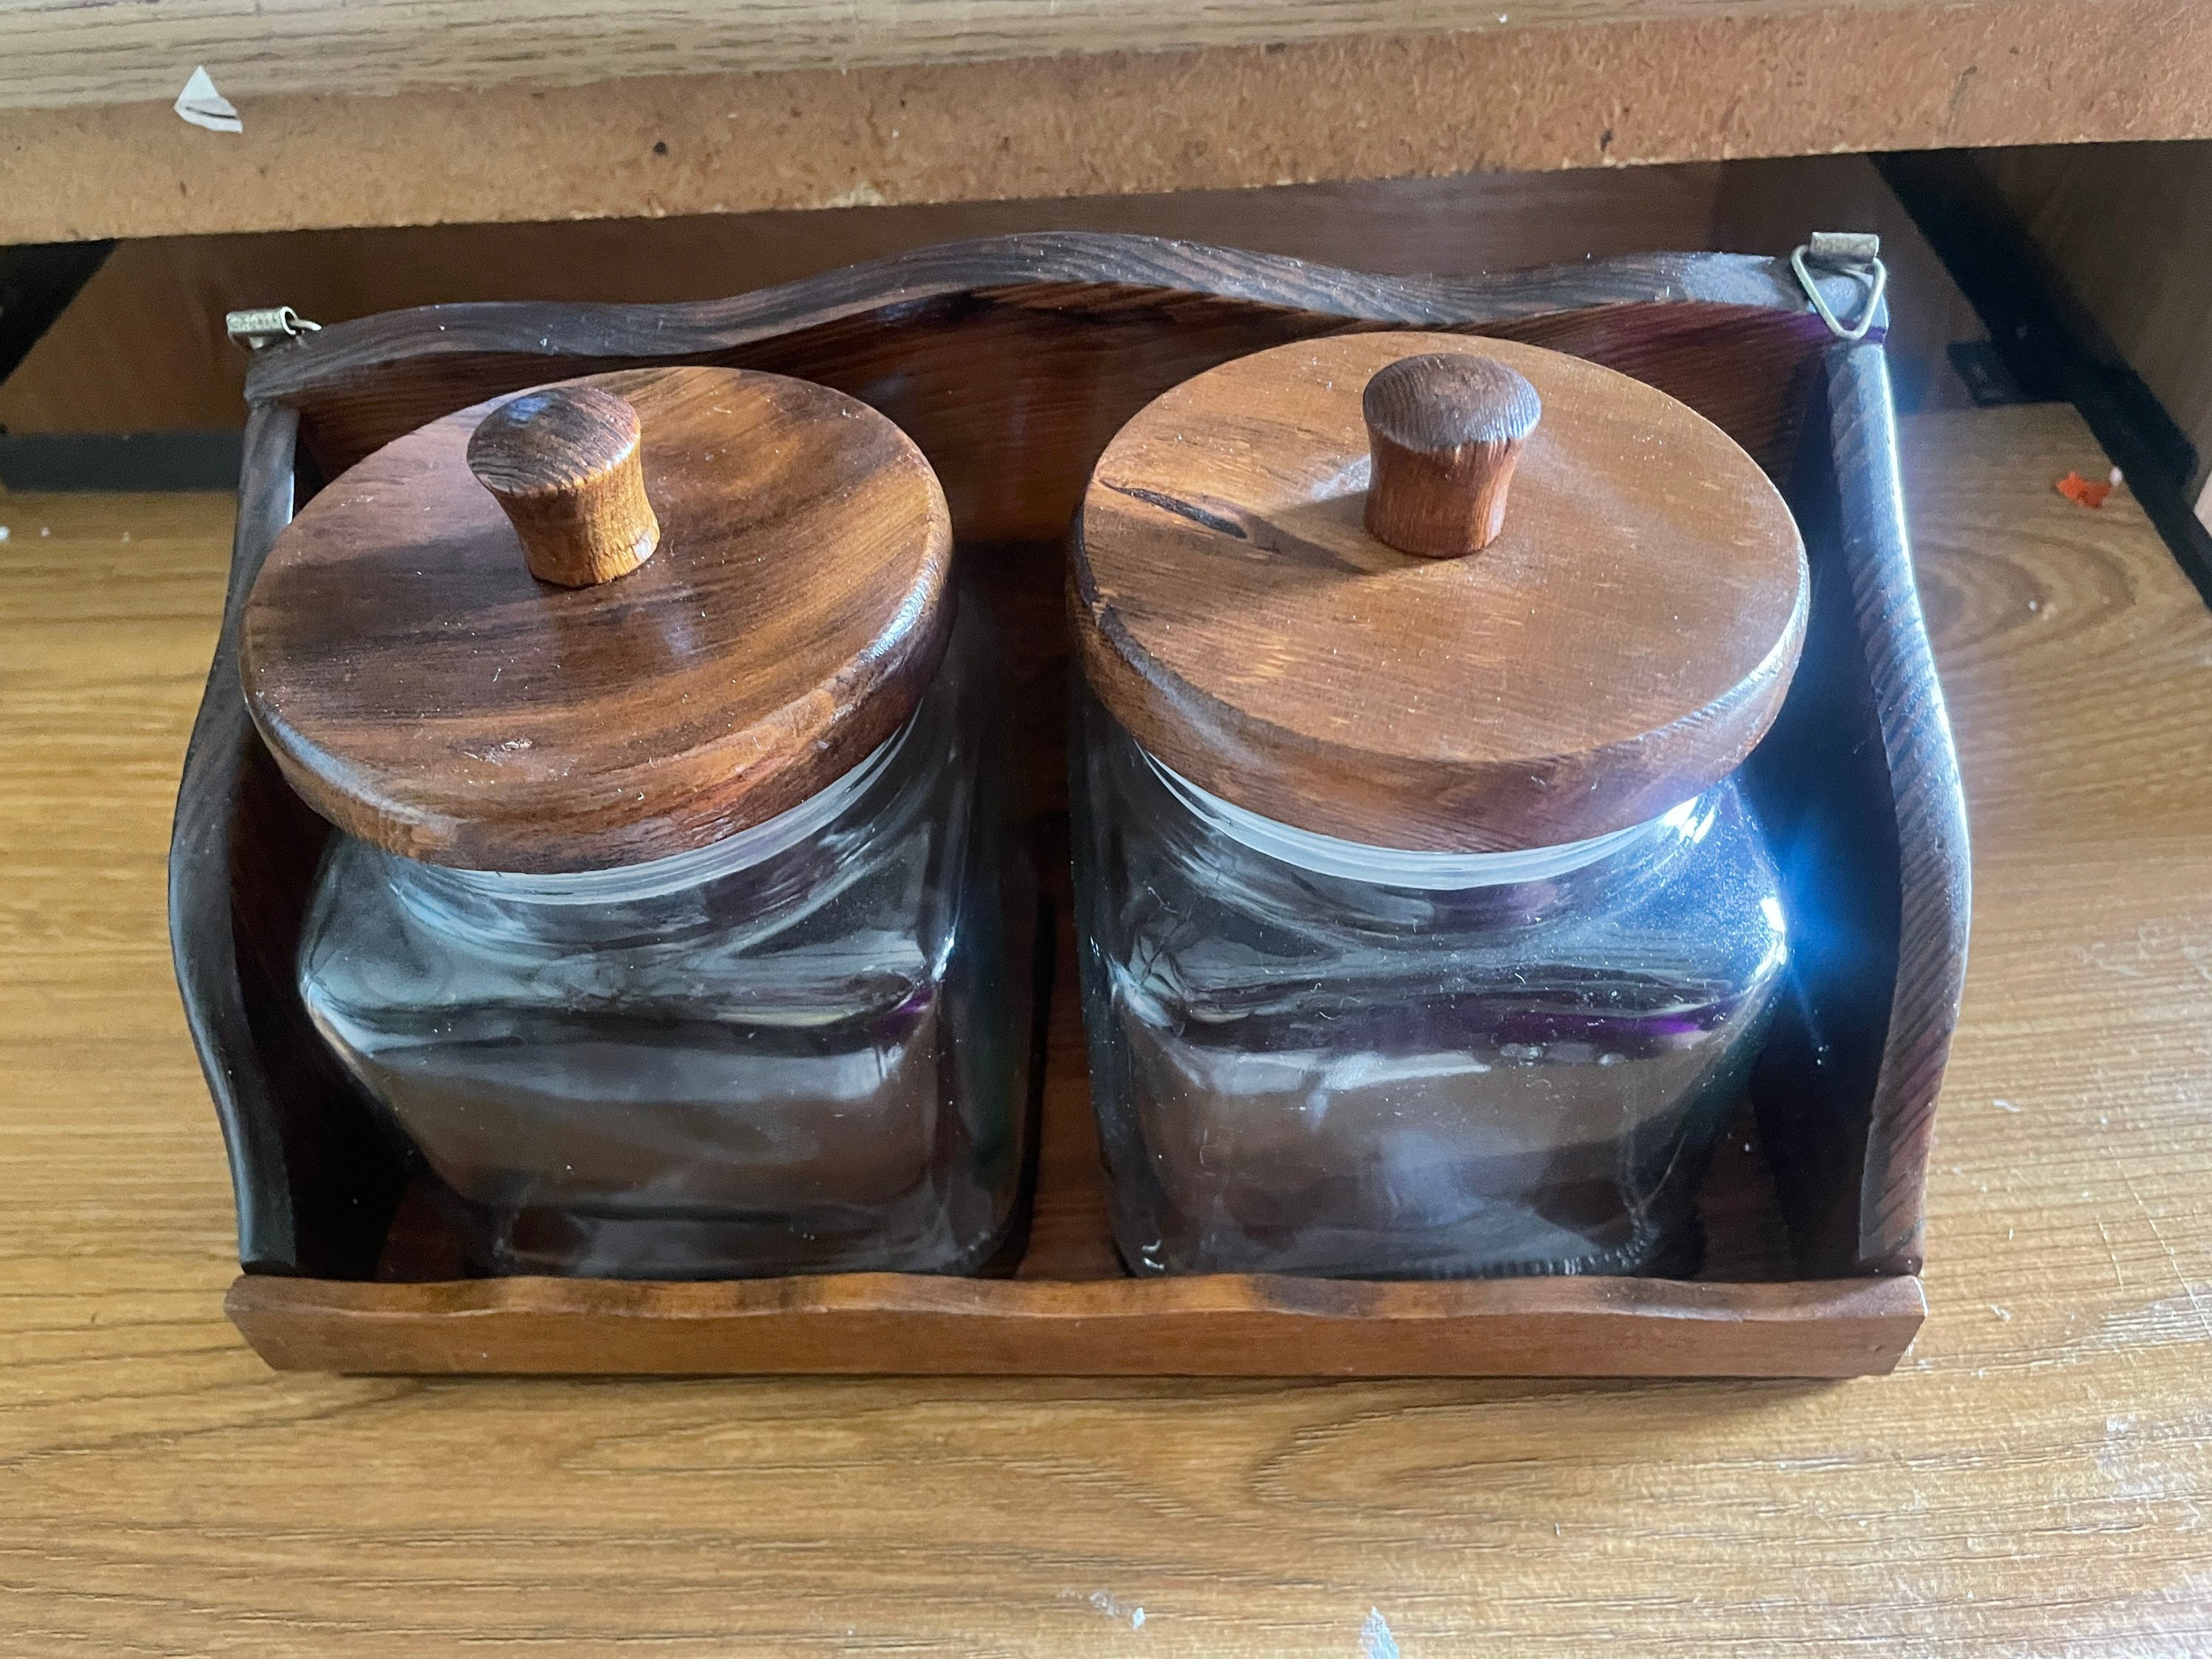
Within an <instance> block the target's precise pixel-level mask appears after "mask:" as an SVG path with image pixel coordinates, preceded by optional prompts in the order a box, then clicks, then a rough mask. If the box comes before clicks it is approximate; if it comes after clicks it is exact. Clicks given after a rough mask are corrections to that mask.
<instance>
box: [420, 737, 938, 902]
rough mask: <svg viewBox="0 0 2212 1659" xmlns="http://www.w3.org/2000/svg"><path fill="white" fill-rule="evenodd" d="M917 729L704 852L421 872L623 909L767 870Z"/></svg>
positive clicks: (873, 777)
mask: <svg viewBox="0 0 2212 1659" xmlns="http://www.w3.org/2000/svg"><path fill="white" fill-rule="evenodd" d="M919 723H920V721H919V717H918V715H909V716H908V719H907V720H906V723H905V724H904V725H903V726H900V727H899V729H898V730H897V731H896V732H892V733H891V735H890V737H888V738H884V740H883V742H881V743H880V744H877V745H876V747H875V748H874V749H873V750H872V751H870V753H869V754H868V756H867V757H866V759H865V760H863V761H861V762H860V764H858V765H857V766H854V768H852V769H851V770H849V771H848V772H847V773H846V774H845V775H843V776H842V777H841V778H839V779H837V780H836V781H835V782H833V783H831V784H830V785H829V787H827V788H824V789H820V790H817V791H816V792H815V793H813V794H811V795H809V796H808V797H807V798H806V799H805V800H803V801H800V802H799V804H798V805H796V806H792V807H787V808H786V809H785V810H784V811H781V812H779V813H777V814H776V815H775V817H772V818H766V819H763V821H762V822H760V823H756V824H753V825H751V826H750V827H749V828H746V829H740V830H738V832H737V833H736V834H734V835H730V836H723V837H722V839H721V840H720V841H717V842H708V844H707V845H706V846H704V847H695V848H690V849H688V850H687V851H684V852H681V853H671V854H669V855H668V856H667V857H665V858H659V859H651V860H647V861H646V862H645V863H643V864H622V865H616V866H611V867H610V868H607V869H604V870H574V871H566V872H557V873H551V874H544V873H526V872H520V871H512V870H471V869H463V868H461V867H459V866H454V865H424V866H422V867H423V868H424V869H426V870H429V871H433V872H435V875H434V877H433V879H434V880H435V881H438V882H441V883H449V884H452V885H453V887H455V888H458V889H459V890H464V891H466V892H470V893H475V894H479V895H482V896H484V897H486V898H490V899H496V900H504V901H507V902H513V903H521V904H621V903H631V902H635V901H637V900H641V899H652V898H660V897H664V896H666V895H668V894H670V893H677V892H681V891H682V890H684V889H685V888H687V887H696V886H697V885H698V884H700V883H702V882H706V881H712V880H714V879H715V878H718V877H721V876H727V875H733V874H735V873H736V872H738V871H740V870H749V869H750V868H752V867H753V866H755V865H758V864H763V863H765V862H767V861H768V860H769V859H772V858H774V857H775V855H776V854H779V853H783V852H787V851H789V850H790V849H791V848H793V847H795V846H797V845H798V844H799V842H803V841H805V840H806V839H807V838H808V837H809V836H813V835H816V834H818V833H819V832H820V831H822V830H823V829H828V828H829V825H831V824H832V823H836V821H837V819H838V818H840V817H842V816H844V814H845V812H846V811H848V809H849V808H850V807H851V806H852V805H853V804H854V802H855V801H857V800H859V799H860V797H861V796H863V795H865V794H866V793H867V792H868V790H869V789H870V788H871V787H872V786H873V785H874V784H875V782H876V781H877V780H878V779H879V778H881V777H882V776H883V775H884V773H886V772H887V771H889V770H890V767H891V763H893V762H894V761H896V759H897V758H898V755H899V751H900V750H902V749H903V748H904V747H905V746H906V741H907V738H908V737H909V736H910V735H911V734H912V732H913V731H914V729H915V726H917V725H918V724H919Z"/></svg>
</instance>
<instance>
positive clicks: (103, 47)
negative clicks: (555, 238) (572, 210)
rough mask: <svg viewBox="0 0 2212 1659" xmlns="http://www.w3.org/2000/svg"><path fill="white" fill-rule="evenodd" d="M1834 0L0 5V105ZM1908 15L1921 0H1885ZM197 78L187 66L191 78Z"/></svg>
mask: <svg viewBox="0 0 2212 1659" xmlns="http://www.w3.org/2000/svg"><path fill="white" fill-rule="evenodd" d="M1824 3H1826V0H1647V3H1641V4H1639V3H1638V0H1523V3H1522V6H1521V8H1520V10H1519V14H1518V16H1517V19H1514V20H1509V19H1508V18H1507V17H1503V16H1500V15H1499V14H1498V9H1497V8H1496V7H1495V6H1493V5H1491V4H1490V3H1489V0H1232V3H1228V4H1217V5H1210V6H1203V7H1193V6H1187V5H1182V4H1178V3H1176V0H1099V3H1096V4H1093V5H1089V6H1084V7H1079V8H1073V9H1071V8H1068V7H1066V6H1061V5H1055V4H1054V3H1052V0H993V3H991V4H988V5H987V6H984V7H980V8H979V7H978V6H976V5H975V3H973V0H789V3H786V4H782V5H779V6H775V7H773V8H767V7H746V8H740V9H735V10H732V9H731V8H729V7H726V6H720V5H716V4H714V3H713V0H659V3H654V4H647V3H644V0H613V3H609V4H604V5H598V6H585V5H580V4H577V3H574V0H533V3H531V4H527V5H514V4H508V3H501V0H337V3H326V4H321V5H313V6H296V5H280V6H275V7H270V8H266V9H264V10H263V11H262V12H260V13H258V14H253V13H249V12H244V11H241V10H240V9H239V7H238V6H237V5H236V4H235V3H234V0H165V3H164V4H162V5H161V7H159V8H158V9H146V10H143V11H137V12H131V13H125V14H123V15H119V16H118V15H114V14H113V13H112V12H111V11H110V10H109V9H107V8H106V7H105V6H103V5H101V4H100V3H99V0H55V3H47V4H42V5H38V6H35V7H28V6H17V7H11V8H9V9H7V10H5V11H0V109H10V108H35V107H54V106H67V105H74V104H131V103H144V102H149V101H156V100H158V101H161V102H164V103H166V102H167V101H169V100H173V99H174V98H175V97H176V95H177V93H178V91H179V88H182V86H183V85H184V82H183V80H182V79H181V77H180V76H179V75H178V72H177V67H176V66H177V65H178V64H206V65H208V66H209V67H210V70H212V71H213V73H214V76H215V78H216V82H217V83H218V85H219V86H220V87H221V88H222V91H223V92H224V93H225V94H228V95H229V96H230V97H232V98H234V99H236V98H240V97H256V96H260V95H263V94H272V93H276V94H281V93H296V92H314V93H325V94H329V93H367V94H374V95H377V96H389V95H390V94H395V93H403V92H413V91H421V90H423V89H425V88H455V87H468V88H481V87H485V86H495V85H499V84H501V83H503V82H522V83H526V84H528V85H532V86H539V87H558V86H583V85H587V84H589V83H591V82H595V81H609V80H619V79H622V78H624V77H627V76H655V75H668V74H691V75H697V74H703V73H708V72H713V71H720V72H727V73H740V74H760V73H763V72H764V71H769V70H823V69H828V70H854V69H861V68H866V67H871V66H876V65H884V64H951V63H973V62H976V61H979V60H983V59H989V58H1052V57H1060V56H1064V55H1065V56H1079V55H1087V54H1093V53H1097V52H1127V51H1138V52H1161V51H1171V50H1175V49H1176V48H1189V47H1194V46H1273V45H1279V44H1283V43H1286V42H1289V41H1293V40H1322V39H1329V38H1334V37H1339V36H1347V35H1361V34H1377V33H1392V34H1397V33H1407V34H1412V33H1444V32H1453V31H1460V30H1469V29H1474V30H1481V31H1485V32H1495V31H1497V30H1498V29H1500V28H1503V27H1506V26H1507V25H1508V22H1509V21H1517V22H1518V23H1519V24H1520V26H1521V27H1539V26H1547V25H1553V26H1556V25H1559V24H1562V23H1565V24H1585V25H1586V24H1591V23H1607V22H1620V21H1626V20H1627V19H1631V18H1634V17H1638V16H1645V15H1653V14H1655V13H1656V14H1657V15H1676V16H1684V17H1695V16H1698V15H1699V14H1701V13H1702V14H1705V15H1713V14H1717V13H1718V14H1723V15H1753V16H1759V15H1765V16H1775V15H1788V14H1790V13H1793V12H1807V11H1818V10H1820V9H1822V6H1823V4H1824ZM1875 3H1876V4H1883V3H1887V5H1889V6H1891V7H1893V8H1894V7H1899V6H1902V5H1905V4H1906V3H1909V0H1875ZM187 72H189V71H187Z"/></svg>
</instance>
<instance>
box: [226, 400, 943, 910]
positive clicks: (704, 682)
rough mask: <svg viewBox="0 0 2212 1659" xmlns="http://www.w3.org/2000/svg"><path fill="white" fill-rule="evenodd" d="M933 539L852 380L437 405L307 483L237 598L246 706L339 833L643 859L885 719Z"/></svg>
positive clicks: (751, 813)
mask: <svg viewBox="0 0 2212 1659" xmlns="http://www.w3.org/2000/svg"><path fill="white" fill-rule="evenodd" d="M472 469H473V470H472ZM495 492H496V493H495ZM951 550H952V533H951V521H950V520H949V518H948V516H947V514H946V512H945V497H944V495H943V493H942V492H941V491H940V490H939V488H938V484H937V479H936V477H935V475H934V474H933V472H932V471H930V468H929V465H928V463H927V461H925V460H924V459H922V455H921V451H920V450H918V449H917V448H915V446H914V444H913V442H912V441H910V440H909V439H908V437H907V436H906V435H905V434H904V433H902V432H901V431H900V430H899V429H898V428H896V426H894V425H892V424H891V422H890V421H888V420H886V419H884V417H883V416H881V415H878V413H876V412H875V411H874V410H872V409H870V408H868V407H867V406H866V404H860V403H858V402H856V401H854V399H853V398H848V397H846V396H845V395H844V394H843V393H842V392H832V391H830V390H829V388H828V387H826V386H814V385H811V384H809V383H808V382H805V381H803V380H789V379H787V378H785V377H783V376H781V375H777V374H752V373H750V372H746V371H742V370H733V369H720V368H674V369H641V370H635V371H629V372H625V373H622V374H600V375H593V376H592V377H590V378H589V379H586V380H574V381H568V382H566V383H564V384H563V385H562V386H555V387H540V388H538V389H536V390H534V391H532V392H521V393H519V394H515V395H514V396H513V397H510V398H495V399H494V400H492V401H491V402H489V403H484V404H477V405H476V406H475V407H474V408H472V409H465V410H461V411H460V412H459V413H458V414H454V415H449V416H446V417H445V418H444V419H443V420H440V421H435V422H432V423H431V424H429V425H428V426H426V427H424V428H422V429H421V430H419V431H416V432H413V433H410V434H409V435H407V436H405V437H404V438H401V439H399V440H398V441H395V442H393V443H391V444H388V445H386V447H384V448H382V449H380V450H379V451H377V452H376V453H374V454H373V455H371V456H369V457H368V459H365V460H363V461H362V462H361V463H360V465H356V466H355V467H353V468H351V469H350V470H349V471H347V472H346V473H344V474H343V476H342V477H339V478H337V480H336V481H335V482H334V483H331V485H330V486H329V487H328V488H327V489H325V490H323V492H322V493H321V494H320V495H317V496H316V497H315V498H314V499H313V501H309V502H308V503H307V507H305V508H304V509H303V510H302V511H301V513H300V516H299V517H298V518H297V519H296V520H294V521H293V523H292V524H291V525H290V526H289V527H288V528H287V529H286V530H285V532H284V533H283V535H282V536H280V537H279V538H277V542H276V547H275V548H274V550H272V551H271V552H270V556H269V561H268V563H267V564H266V565H265V566H264V568H263V569H262V571H261V574H260V575H259V577H258V580H256V581H255V583H254V585H253V591H252V594H251V595H250V596H249V598H248V599H247V601H246V613H245V617H244V623H243V626H242V629H241V634H240V663H241V668H242V671H243V675H244V679H245V684H246V703H247V707H248V708H251V709H252V714H253V719H254V721H255V724H256V725H258V726H259V727H260V729H261V732H262V735H263V736H264V738H267V739H268V742H269V745H270V749H271V750H273V751H274V752H275V754H276V759H277V761H278V763H280V764H281V765H282V767H283V770H284V773H285V775H286V776H287V777H288V778H289V780H290V781H291V782H292V784H293V787H295V788H296V789H297V790H298V791H299V793H300V794H301V796H302V797H303V798H304V799H306V800H307V803H308V804H309V805H312V806H313V807H314V809H315V810H316V811H318V812H320V813H321V814H322V815H323V816H324V817H326V818H328V819H329V820H330V821H331V823H334V824H336V825H337V827H338V828H339V829H343V830H346V831H348V832H349V833H350V834H353V835H356V836H362V837H363V838H365V839H367V840H369V841H372V842H377V843H379V844H380V845H382V846H384V847H387V848H391V849H392V850H393V851H395V852H398V853H404V854H407V855H408V856H410V857H411V858H417V859H422V860H427V861H428V862H431V863H436V864H447V865H457V866H464V867H468V868H476V869H495V870H511V871H522V872H553V871H566V870H588V869H601V868H606V867H609V866H617V865H625V864H635V863H641V862H644V861H646V860H651V859H656V858H662V857H665V856H667V855H669V854H674V853H680V852H684V851H688V850H690V849H691V848H698V847H703V846H707V845H708V844H710V843H712V842H716V841H719V840H720V839H721V838H722V837H724V836H727V835H730V834H732V832H734V831H736V830H738V829H744V828H746V827H748V826H750V825H751V824H755V823H760V822H762V821H763V820H764V819H767V818H769V817H774V816H775V814H777V813H778V812H781V811H785V810H787V808H789V807H792V806H794V805H797V804H798V803H799V802H800V801H802V800H804V799H806V798H807V797H808V796H810V795H811V794H813V793H816V792H817V791H818V790H820V789H821V788H823V787H824V786H825V785H827V784H829V783H830V782H831V781H834V780H836V778H837V777H839V776H840V775H842V774H843V773H844V772H846V771H847V770H848V769H850V768H851V767H852V766H853V765H854V764H855V763H857V762H859V761H860V760H861V759H863V758H865V757H866V756H867V755H868V754H869V753H870V752H871V751H872V750H873V749H874V748H875V747H876V746H877V745H878V744H880V743H881V742H883V740H884V738H887V737H889V736H890V734H891V733H892V732H895V731H896V730H897V729H898V727H899V726H900V725H901V723H902V722H903V721H904V720H905V719H906V717H907V716H908V714H909V713H911V712H912V710H913V708H914V706H915V702H916V700H917V699H918V697H919V696H920V693H921V690H922V688H923V686H924V685H925V684H927V680H928V679H929V678H930V676H931V675H932V674H933V672H934V671H935V669H936V666H937V662H938V659H939V655H940V654H941V653H942V651H943V647H944V641H945V635H946V632H947V628H948V625H949V623H950V617H949V615H948V614H947V613H948V611H949V609H950V607H949V606H948V605H945V603H944V599H945V576H946V573H947V571H948V569H949V568H950V565H951ZM533 570H536V571H538V573H540V574H532V572H533ZM541 576H542V577H543V579H541Z"/></svg>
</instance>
